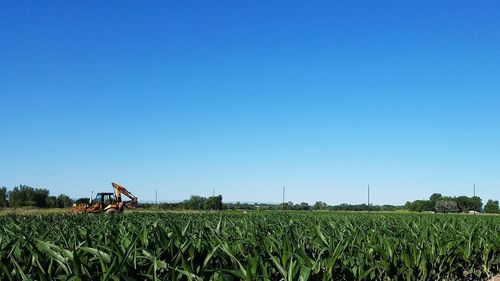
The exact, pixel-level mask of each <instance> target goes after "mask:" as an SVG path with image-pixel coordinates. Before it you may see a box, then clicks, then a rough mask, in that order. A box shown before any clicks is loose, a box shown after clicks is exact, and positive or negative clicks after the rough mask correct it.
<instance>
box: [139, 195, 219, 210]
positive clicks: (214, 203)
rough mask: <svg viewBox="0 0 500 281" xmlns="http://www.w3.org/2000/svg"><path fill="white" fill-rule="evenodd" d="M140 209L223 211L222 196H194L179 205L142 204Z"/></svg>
mask: <svg viewBox="0 0 500 281" xmlns="http://www.w3.org/2000/svg"><path fill="white" fill-rule="evenodd" d="M139 207H142V208H145V209H162V210H222V209H223V204H222V195H218V196H210V197H202V196H198V195H192V196H191V197H190V198H189V199H187V200H184V201H182V202H179V203H160V204H152V203H141V204H139Z"/></svg>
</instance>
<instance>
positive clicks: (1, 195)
mask: <svg viewBox="0 0 500 281" xmlns="http://www.w3.org/2000/svg"><path fill="white" fill-rule="evenodd" d="M1 207H7V187H2V188H0V208H1Z"/></svg>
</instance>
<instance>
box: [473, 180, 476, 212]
mask: <svg viewBox="0 0 500 281" xmlns="http://www.w3.org/2000/svg"><path fill="white" fill-rule="evenodd" d="M473 189H474V190H473V193H472V194H473V195H474V199H475V197H476V184H474V188H473ZM475 214H476V209H475V208H474V215H475Z"/></svg>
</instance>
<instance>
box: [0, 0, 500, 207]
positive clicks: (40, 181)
mask: <svg viewBox="0 0 500 281" xmlns="http://www.w3.org/2000/svg"><path fill="white" fill-rule="evenodd" d="M104 2H106V3H104ZM499 11H500V2H499V1H496V0H495V1H493V0H492V1H475V2H473V1H456V0H453V1H399V0H398V1H321V2H311V1H157V2H150V3H147V4H145V3H144V2H137V1H136V2H126V1H1V2H0V185H4V186H7V187H9V188H12V187H14V186H16V185H19V184H27V185H31V186H34V187H43V188H48V189H50V190H51V193H53V194H59V193H66V194H68V195H70V196H72V197H80V196H87V195H89V193H90V190H95V191H106V190H111V185H110V182H111V181H116V182H118V183H121V184H122V185H124V186H126V187H130V190H131V191H132V192H134V193H136V194H137V195H138V196H139V198H140V199H143V200H153V199H154V190H155V188H158V192H159V199H160V200H162V201H168V200H182V199H185V198H187V197H189V196H190V195H191V194H199V195H204V196H208V195H210V194H211V193H212V188H215V190H216V193H220V194H222V195H223V197H224V200H225V201H238V200H239V201H263V202H279V201H281V187H282V186H283V185H285V186H286V188H287V196H286V200H287V201H288V200H291V201H293V202H297V203H298V202H301V201H305V202H309V203H314V202H315V201H317V200H322V201H326V202H328V203H335V204H338V203H342V202H347V203H362V202H364V201H365V200H366V185H367V184H368V183H369V184H371V186H372V191H373V194H372V199H373V200H372V201H373V202H374V203H375V204H383V203H389V204H403V203H404V202H405V201H407V200H415V199H420V198H427V197H429V195H430V194H431V193H433V192H440V193H442V194H446V195H464V194H465V195H471V193H472V185H473V183H477V194H478V195H479V196H481V197H482V198H483V201H485V200H486V199H489V198H493V199H500V16H498V15H499Z"/></svg>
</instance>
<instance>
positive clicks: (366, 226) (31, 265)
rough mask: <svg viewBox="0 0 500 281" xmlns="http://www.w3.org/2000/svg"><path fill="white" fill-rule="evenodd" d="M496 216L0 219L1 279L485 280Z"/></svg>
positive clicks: (492, 265) (491, 268)
mask: <svg viewBox="0 0 500 281" xmlns="http://www.w3.org/2000/svg"><path fill="white" fill-rule="evenodd" d="M499 271H500V216H482V215H480V216H469V215H417V214H386V213H370V214H368V213H360V214H354V213H326V212H325V213H315V212H290V213H286V212H278V211H274V212H250V213H248V214H247V213H237V212H233V213H231V212H222V213H216V212H214V213H128V214H123V215H115V216H105V215H66V214H48V215H5V216H0V280H487V279H488V278H490V277H491V276H494V275H496V274H498V273H499Z"/></svg>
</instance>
